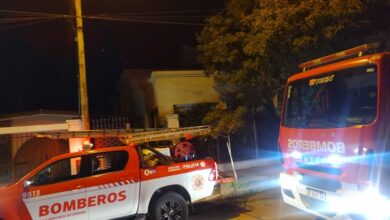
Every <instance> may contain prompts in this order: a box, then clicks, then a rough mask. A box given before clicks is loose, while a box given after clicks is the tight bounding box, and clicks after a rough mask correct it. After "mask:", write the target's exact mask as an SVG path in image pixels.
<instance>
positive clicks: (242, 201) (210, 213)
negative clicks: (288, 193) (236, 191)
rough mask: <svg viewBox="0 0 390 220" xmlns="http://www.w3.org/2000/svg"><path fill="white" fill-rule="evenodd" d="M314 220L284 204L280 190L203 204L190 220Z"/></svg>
mask: <svg viewBox="0 0 390 220" xmlns="http://www.w3.org/2000/svg"><path fill="white" fill-rule="evenodd" d="M204 219H213V220H222V219H237V220H238V219H239V220H259V219H262V220H263V219H264V220H268V219H269V220H271V219H281V220H287V219H289V220H314V219H316V218H315V217H314V216H312V215H309V214H306V213H304V212H302V211H300V210H297V209H295V208H292V207H290V206H288V205H286V204H284V203H283V202H282V200H281V195H280V192H279V189H278V188H273V189H269V190H266V191H263V192H255V193H252V194H250V195H243V196H239V197H236V198H232V199H230V200H224V201H219V202H213V203H211V202H210V203H202V204H198V205H196V206H195V214H193V215H191V216H190V220H204Z"/></svg>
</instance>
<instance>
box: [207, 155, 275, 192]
mask: <svg viewBox="0 0 390 220" xmlns="http://www.w3.org/2000/svg"><path fill="white" fill-rule="evenodd" d="M227 166H228V165H227V164H226V165H225V168H226V167H227ZM230 167H231V165H230ZM281 170H282V167H281V165H280V161H279V160H270V159H262V160H257V161H256V162H254V163H253V164H252V166H249V167H248V168H239V169H238V170H236V172H237V177H238V181H236V182H233V183H224V184H220V189H219V193H217V194H216V195H215V196H214V197H213V198H212V200H214V199H215V200H224V199H228V198H230V197H233V196H237V195H245V194H251V193H253V192H260V191H265V190H269V189H274V188H278V187H279V173H280V172H281ZM221 175H224V176H234V173H233V171H232V170H228V171H225V172H221Z"/></svg>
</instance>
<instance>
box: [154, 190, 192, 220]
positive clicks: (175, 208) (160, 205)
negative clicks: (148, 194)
mask: <svg viewBox="0 0 390 220" xmlns="http://www.w3.org/2000/svg"><path fill="white" fill-rule="evenodd" d="M187 218H188V205H187V203H186V201H185V200H184V199H183V197H182V196H181V195H179V194H177V193H174V192H169V193H166V194H164V195H163V196H161V197H160V198H158V199H157V200H156V201H155V203H154V204H153V206H152V210H151V219H152V220H187Z"/></svg>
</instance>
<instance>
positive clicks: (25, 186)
mask: <svg viewBox="0 0 390 220" xmlns="http://www.w3.org/2000/svg"><path fill="white" fill-rule="evenodd" d="M32 183H33V181H31V180H26V181H24V183H23V187H24V188H28V187H30V186H31V184H32Z"/></svg>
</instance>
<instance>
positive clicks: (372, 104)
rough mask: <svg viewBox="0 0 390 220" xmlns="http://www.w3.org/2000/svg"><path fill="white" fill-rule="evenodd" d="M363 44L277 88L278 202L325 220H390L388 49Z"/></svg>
mask: <svg viewBox="0 0 390 220" xmlns="http://www.w3.org/2000/svg"><path fill="white" fill-rule="evenodd" d="M378 46H379V44H378V43H373V44H365V45H362V46H358V47H355V48H352V49H349V50H346V51H342V52H339V53H336V54H332V55H329V56H326V57H323V58H319V59H316V60H313V61H309V62H306V63H303V64H301V66H300V67H301V68H303V72H301V73H298V74H295V75H293V76H291V77H290V78H289V79H288V81H287V85H286V88H285V91H284V101H283V109H282V114H281V124H280V134H279V140H278V142H279V148H280V150H281V152H282V155H283V166H284V171H283V172H282V173H281V174H280V184H281V191H282V196H283V200H284V202H285V203H287V204H289V205H292V206H294V207H297V208H299V209H302V210H304V211H307V212H309V213H312V214H314V215H317V216H320V217H322V218H325V219H388V218H389V217H390V209H389V208H388V207H390V200H389V199H390V197H389V196H390V193H389V192H390V187H389V186H390V157H389V155H388V153H389V151H390V101H389V97H390V52H383V53H371V54H368V55H364V53H365V52H369V51H372V50H375V49H377V48H378Z"/></svg>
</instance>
